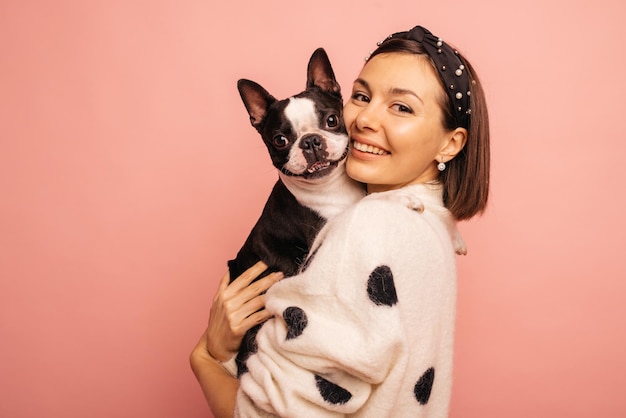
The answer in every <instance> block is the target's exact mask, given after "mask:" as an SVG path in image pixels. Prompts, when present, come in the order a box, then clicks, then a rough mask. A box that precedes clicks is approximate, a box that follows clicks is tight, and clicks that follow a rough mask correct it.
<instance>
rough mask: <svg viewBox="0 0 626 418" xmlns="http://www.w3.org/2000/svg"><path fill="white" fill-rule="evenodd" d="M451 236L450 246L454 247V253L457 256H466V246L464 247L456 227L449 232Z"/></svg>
mask: <svg viewBox="0 0 626 418" xmlns="http://www.w3.org/2000/svg"><path fill="white" fill-rule="evenodd" d="M451 235H452V245H453V246H454V251H455V252H456V253H457V254H458V255H467V246H466V245H465V241H464V240H463V237H462V236H461V232H459V230H458V229H457V227H456V226H454V227H453V230H452V231H451Z"/></svg>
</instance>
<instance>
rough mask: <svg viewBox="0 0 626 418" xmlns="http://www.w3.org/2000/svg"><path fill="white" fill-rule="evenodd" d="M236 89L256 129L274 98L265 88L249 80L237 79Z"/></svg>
mask: <svg viewBox="0 0 626 418" xmlns="http://www.w3.org/2000/svg"><path fill="white" fill-rule="evenodd" d="M237 89H238V90H239V95H240V96H241V100H243V104H244V105H245V106H246V110H247V111H248V114H249V115H250V123H252V126H254V127H255V128H256V129H257V130H258V129H259V127H260V126H261V124H262V123H263V120H264V119H265V116H266V115H267V109H268V108H269V107H270V105H271V104H272V103H274V102H275V101H276V99H275V98H274V97H273V96H272V95H271V94H269V93H268V92H267V90H265V89H264V88H263V87H261V86H260V85H259V84H257V83H255V82H254V81H251V80H246V79H241V80H239V81H238V82H237Z"/></svg>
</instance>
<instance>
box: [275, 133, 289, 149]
mask: <svg viewBox="0 0 626 418" xmlns="http://www.w3.org/2000/svg"><path fill="white" fill-rule="evenodd" d="M288 144H289V140H288V139H287V137H286V136H285V135H276V136H275V137H274V146H275V147H276V148H284V147H286V146H287V145H288Z"/></svg>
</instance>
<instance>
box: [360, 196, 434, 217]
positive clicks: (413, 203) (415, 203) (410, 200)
mask: <svg viewBox="0 0 626 418" xmlns="http://www.w3.org/2000/svg"><path fill="white" fill-rule="evenodd" d="M367 198H368V199H380V200H387V201H390V202H396V203H399V204H400V205H402V206H404V207H407V208H409V209H411V210H414V211H416V212H418V213H422V212H424V204H423V203H422V201H421V200H420V199H418V198H417V197H415V196H414V195H412V194H411V193H403V192H399V191H396V192H395V193H393V194H387V193H380V194H371V195H369V196H368V197H367Z"/></svg>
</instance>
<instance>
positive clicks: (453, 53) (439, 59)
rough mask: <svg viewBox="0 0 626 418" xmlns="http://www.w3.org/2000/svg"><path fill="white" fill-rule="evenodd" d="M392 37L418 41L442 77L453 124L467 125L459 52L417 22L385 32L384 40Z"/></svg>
mask: <svg viewBox="0 0 626 418" xmlns="http://www.w3.org/2000/svg"><path fill="white" fill-rule="evenodd" d="M392 38H396V39H409V40H413V41H416V42H419V43H420V44H421V45H422V47H423V48H424V51H426V54H428V56H429V57H430V59H431V60H432V61H433V62H434V63H435V68H436V69H437V73H438V74H439V78H441V81H443V85H444V86H445V91H446V94H447V95H448V98H449V100H450V104H451V105H452V110H453V112H452V113H453V115H454V119H455V121H456V124H457V127H461V128H466V129H467V128H469V122H470V117H469V116H470V114H471V113H472V110H471V108H470V80H469V76H468V75H467V71H466V68H465V65H464V64H463V60H462V59H461V57H460V55H459V52H458V51H457V50H455V49H452V48H451V47H450V45H448V44H446V43H445V42H443V39H441V38H437V37H436V36H434V35H433V34H432V33H430V31H429V30H428V29H425V28H423V27H421V26H415V27H414V28H413V29H411V30H410V31H408V32H397V33H394V34H392V35H389V36H388V37H387V39H386V40H389V39H392ZM386 40H385V41H386ZM385 41H383V42H385ZM380 44H382V42H381V43H379V45H380Z"/></svg>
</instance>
